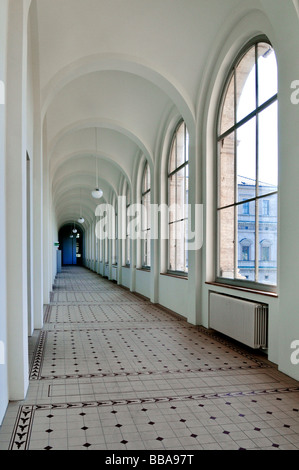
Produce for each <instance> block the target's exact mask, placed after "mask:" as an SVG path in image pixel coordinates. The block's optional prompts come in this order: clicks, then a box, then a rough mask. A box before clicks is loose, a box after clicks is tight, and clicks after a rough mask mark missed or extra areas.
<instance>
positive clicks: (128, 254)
mask: <svg viewBox="0 0 299 470" xmlns="http://www.w3.org/2000/svg"><path fill="white" fill-rule="evenodd" d="M130 205H131V198H130V187H129V185H128V183H127V186H126V244H125V265H126V266H130V263H131V249H130V247H131V237H130V233H129V226H130V224H129V222H130V220H129V219H130V217H129V215H128V214H129V209H130Z"/></svg>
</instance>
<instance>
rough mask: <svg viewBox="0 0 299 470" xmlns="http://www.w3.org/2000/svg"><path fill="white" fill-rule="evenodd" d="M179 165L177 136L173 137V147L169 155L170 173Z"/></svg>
mask: <svg viewBox="0 0 299 470" xmlns="http://www.w3.org/2000/svg"><path fill="white" fill-rule="evenodd" d="M176 167H177V164H176V137H174V139H173V143H172V147H171V152H170V156H169V170H168V171H169V173H172V172H173V171H174V170H175V169H176Z"/></svg>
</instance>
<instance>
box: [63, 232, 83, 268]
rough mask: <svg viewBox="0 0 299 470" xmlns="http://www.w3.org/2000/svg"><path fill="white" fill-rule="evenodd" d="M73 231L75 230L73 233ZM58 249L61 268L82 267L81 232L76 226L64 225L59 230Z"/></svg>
mask: <svg viewBox="0 0 299 470" xmlns="http://www.w3.org/2000/svg"><path fill="white" fill-rule="evenodd" d="M74 229H75V230H77V232H76V233H74ZM58 237H59V247H60V248H59V249H60V250H61V251H62V254H61V263H62V265H63V266H69V265H77V266H82V261H83V230H82V228H81V227H80V226H79V225H77V224H66V225H64V226H63V227H62V228H61V229H60V230H59V235H58Z"/></svg>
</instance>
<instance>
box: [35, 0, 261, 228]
mask: <svg viewBox="0 0 299 470" xmlns="http://www.w3.org/2000/svg"><path fill="white" fill-rule="evenodd" d="M257 1H258V0H257ZM249 3H250V2H249ZM247 5H248V2H247V0H225V1H224V0H37V1H36V0H35V1H33V2H32V7H31V8H32V9H33V8H34V9H35V16H34V17H35V18H36V20H35V21H32V22H31V24H32V27H33V28H34V31H35V43H33V45H32V47H33V48H34V50H35V51H37V50H38V67H39V70H38V74H39V80H40V96H41V107H42V117H43V118H44V119H45V120H44V126H45V131H46V132H45V135H46V136H47V142H46V147H47V158H48V164H49V168H50V175H51V181H50V184H51V185H52V188H53V203H54V209H55V212H56V216H57V221H58V225H61V224H63V223H64V222H67V221H70V220H74V218H78V217H79V213H78V211H79V208H78V207H79V206H78V204H79V205H80V203H81V205H82V207H83V208H84V211H85V213H86V214H87V215H86V218H87V220H90V219H91V218H92V215H93V211H94V210H95V207H96V203H95V201H93V200H92V198H91V194H90V192H91V190H92V189H93V188H94V186H95V158H96V157H97V158H98V167H99V172H100V184H101V186H102V187H103V189H104V198H105V199H107V200H108V199H109V198H110V197H111V194H112V193H111V191H113V190H114V191H119V187H120V182H121V181H122V178H126V179H127V180H128V181H129V182H130V183H131V182H132V179H133V174H134V170H135V169H136V165H137V164H138V161H139V159H140V157H141V155H145V156H146V158H147V159H148V160H149V161H151V162H154V161H155V160H156V159H157V155H156V149H157V148H158V145H157V144H158V139H159V138H160V136H161V129H163V128H164V127H165V125H166V123H167V119H168V117H169V115H170V114H171V113H172V114H177V115H178V116H179V115H180V116H182V117H183V118H184V119H185V121H186V123H187V126H190V127H192V126H195V115H196V112H197V109H196V108H197V100H198V94H199V90H200V84H201V80H202V79H203V76H204V73H205V67H206V63H207V62H208V61H209V56H210V53H211V50H212V48H213V44H215V43H216V41H218V43H219V36H220V35H221V34H223V31H224V29H225V28H224V25H227V24H229V23H230V21H232V19H233V18H234V17H235V15H236V14H237V12H238V14H240V11H243V10H244V9H246V8H247ZM226 28H227V26H226ZM95 128H96V129H97V144H96V140H95Z"/></svg>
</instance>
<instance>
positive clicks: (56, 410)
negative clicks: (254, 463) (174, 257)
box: [0, 267, 299, 450]
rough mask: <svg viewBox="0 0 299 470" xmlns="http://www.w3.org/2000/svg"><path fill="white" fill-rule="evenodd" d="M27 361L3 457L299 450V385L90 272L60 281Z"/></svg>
mask: <svg viewBox="0 0 299 470" xmlns="http://www.w3.org/2000/svg"><path fill="white" fill-rule="evenodd" d="M29 359H30V387H29V391H28V394H27V397H26V399H25V400H24V401H22V402H13V403H10V404H9V406H8V409H7V413H6V416H5V419H4V421H3V425H2V427H1V428H0V450H8V449H9V450H10V449H11V450H27V449H28V450H37V449H45V450H51V449H53V450H59V449H63V450H64V449H67V450H94V449H97V450H99V449H101V450H109V449H113V450H129V449H131V450H139V449H146V450H152V449H155V450H180V449H181V450H187V449H188V450H192V449H193V450H202V449H203V450H208V449H212V450H217V449H232V450H234V449H236V450H237V449H273V450H274V449H284V450H286V449H293V450H298V449H299V388H298V382H296V381H295V380H293V379H291V378H289V377H287V376H285V375H284V374H281V373H279V372H278V371H277V368H276V366H274V365H273V364H271V363H270V362H268V361H267V359H266V357H265V356H262V355H260V354H257V353H255V352H254V351H252V350H249V349H244V348H242V347H241V346H240V345H239V344H237V343H233V342H230V341H229V340H228V339H227V338H224V337H222V336H220V335H217V334H216V333H214V332H211V331H208V330H205V329H204V328H202V327H195V326H192V325H190V324H188V323H187V322H186V321H185V320H184V319H182V318H181V317H179V316H177V315H175V314H173V313H171V312H170V311H168V310H166V309H164V308H162V307H160V306H157V305H153V304H151V303H150V302H149V301H148V300H146V299H145V298H143V297H141V296H137V295H135V294H133V293H131V292H129V291H128V290H126V289H124V288H122V287H119V286H117V285H116V284H115V283H113V282H111V281H108V280H107V279H104V278H102V277H101V276H99V275H97V274H95V273H92V272H91V271H89V270H87V269H85V268H80V267H65V268H63V269H62V272H61V273H60V274H58V275H57V277H56V280H55V285H54V289H53V292H52V293H51V302H50V304H49V305H48V306H46V307H45V312H44V328H43V329H42V330H41V331H35V334H34V336H33V337H32V338H30V358H29Z"/></svg>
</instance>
